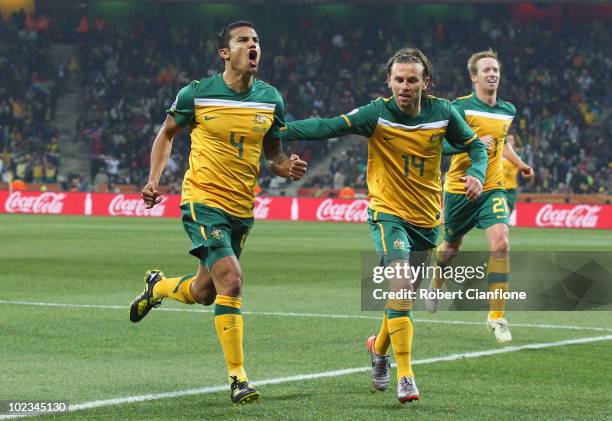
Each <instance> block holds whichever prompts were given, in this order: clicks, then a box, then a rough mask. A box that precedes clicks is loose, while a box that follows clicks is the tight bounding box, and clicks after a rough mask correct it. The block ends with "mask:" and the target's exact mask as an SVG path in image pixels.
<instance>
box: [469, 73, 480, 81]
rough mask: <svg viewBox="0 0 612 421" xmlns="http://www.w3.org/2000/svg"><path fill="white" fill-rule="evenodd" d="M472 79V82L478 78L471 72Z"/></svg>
mask: <svg viewBox="0 0 612 421" xmlns="http://www.w3.org/2000/svg"><path fill="white" fill-rule="evenodd" d="M470 80H471V81H472V83H476V81H477V80H478V78H477V77H476V75H475V74H474V73H470Z"/></svg>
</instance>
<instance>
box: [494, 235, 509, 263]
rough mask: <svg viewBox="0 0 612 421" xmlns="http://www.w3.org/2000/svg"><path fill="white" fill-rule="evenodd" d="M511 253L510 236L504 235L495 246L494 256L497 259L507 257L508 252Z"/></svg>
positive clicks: (496, 241) (497, 240)
mask: <svg viewBox="0 0 612 421" xmlns="http://www.w3.org/2000/svg"><path fill="white" fill-rule="evenodd" d="M509 251H510V242H509V241H508V236H507V235H503V236H500V237H499V238H497V239H496V240H495V242H494V245H493V250H492V252H493V255H494V256H496V257H502V258H503V257H506V256H507V255H508V252H509Z"/></svg>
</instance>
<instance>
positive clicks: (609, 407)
mask: <svg viewBox="0 0 612 421" xmlns="http://www.w3.org/2000/svg"><path fill="white" fill-rule="evenodd" d="M371 243H372V242H371V239H370V238H369V234H368V228H367V226H366V225H365V224H322V223H321V224H319V223H278V222H258V223H256V225H255V228H254V229H253V230H252V232H251V235H250V236H249V239H248V240H247V246H246V249H245V252H244V254H243V257H242V264H243V267H244V272H245V287H244V291H243V310H244V311H245V313H248V312H253V314H246V315H245V326H246V333H245V335H246V336H245V344H246V357H247V370H248V372H249V375H250V377H251V379H252V380H253V382H254V383H257V380H262V379H272V378H277V377H284V376H294V375H299V374H308V373H319V372H324V371H330V370H338V369H344V368H358V367H366V366H367V365H368V362H369V361H368V357H367V354H366V353H365V350H364V348H363V342H364V340H365V338H366V337H367V336H368V335H369V334H371V333H373V332H375V331H376V330H377V327H378V320H376V318H377V317H378V314H377V313H367V312H365V313H362V312H360V311H359V303H360V291H359V278H360V273H359V271H360V256H361V252H362V251H370V247H371ZM0 244H2V246H0V247H1V249H0V265H1V267H2V268H3V270H2V274H1V275H0V287H1V288H0V300H4V301H29V302H52V303H72V304H95V305H109V306H113V305H115V306H123V307H124V308H119V309H106V308H64V307H48V306H33V305H23V304H8V303H0V344H1V346H0V373H2V374H1V377H0V400H2V399H46V400H50V399H57V400H68V401H70V403H71V404H79V403H84V402H89V401H93V400H97V399H111V398H120V397H127V396H132V395H143V394H149V393H163V392H171V391H177V390H185V389H192V388H199V387H206V386H217V385H222V384H223V383H224V381H225V368H224V362H223V356H222V354H221V351H220V347H219V344H218V341H217V338H216V335H215V331H214V326H213V322H212V315H211V314H207V313H202V312H197V311H192V312H172V311H167V309H180V310H206V308H204V307H201V306H185V305H181V304H179V303H174V302H165V303H164V305H163V306H162V307H161V308H160V310H162V309H165V310H166V311H160V310H154V311H153V312H152V313H151V315H150V316H147V318H146V319H145V320H143V321H142V322H141V323H139V324H138V325H134V324H131V323H130V322H129V321H128V317H127V316H128V312H127V305H128V304H129V302H130V301H131V299H132V298H133V297H134V296H135V295H136V294H137V293H138V292H139V291H140V290H141V288H142V275H143V272H144V271H145V270H146V269H148V268H152V267H159V268H161V269H162V270H164V272H166V273H167V274H169V275H181V274H185V273H188V272H191V271H193V270H194V269H195V268H196V264H197V262H196V261H195V259H193V257H190V256H189V255H187V253H186V250H187V248H188V246H189V242H188V239H187V237H186V235H185V233H184V232H183V231H182V227H181V224H180V221H178V220H147V219H127V218H126V219H121V218H115V219H112V218H85V217H51V216H20V215H1V216H0ZM511 245H512V248H513V250H608V251H610V250H612V238H611V236H610V233H609V232H605V231H595V230H531V229H512V231H511ZM465 248H466V249H471V250H477V249H484V248H485V243H484V239H483V235H482V233H481V232H478V231H475V232H473V233H471V234H470V235H469V236H468V238H467V239H466V243H465ZM262 312H293V313H313V314H314V316H316V314H321V313H333V314H343V315H353V316H366V317H369V318H361V319H360V318H345V319H342V318H334V319H330V318H326V317H301V316H281V315H265V314H261V313H262ZM484 317H486V315H484V314H483V313H476V312H464V313H456V312H455V313H451V312H444V313H439V314H435V315H429V314H424V313H419V314H417V315H416V318H417V321H416V332H415V346H414V358H415V359H417V360H421V359H426V358H431V357H436V356H444V355H448V354H454V353H462V352H468V351H482V350H490V349H496V348H499V346H498V345H496V344H495V342H494V341H493V339H492V337H491V336H489V334H488V333H487V332H486V331H485V329H484V323H483V318H484ZM508 317H509V319H510V321H511V323H512V322H514V323H515V324H518V323H529V324H534V323H535V324H556V325H572V326H584V327H603V328H606V329H610V331H608V332H604V331H594V330H587V329H560V328H536V327H522V326H515V327H514V328H513V334H514V337H515V340H514V341H513V345H516V346H521V345H526V344H531V343H544V342H554V341H561V340H565V339H573V338H584V337H592V336H601V335H612V321H611V320H612V318H611V317H610V313H609V312H573V313H569V312H566V313H552V312H538V313H535V312H524V313H512V314H510V315H509V316H508ZM448 320H455V321H468V322H475V323H479V324H478V325H456V324H455V325H453V324H448V323H439V322H440V321H448ZM611 351H612V342H610V341H606V342H598V343H592V344H584V345H572V346H565V347H558V348H549V349H542V350H524V351H520V352H516V353H511V354H505V355H496V356H486V357H481V358H477V359H470V360H461V361H453V362H437V363H433V364H428V365H421V366H415V372H416V376H417V382H418V384H419V387H420V389H421V394H422V397H423V400H422V401H421V402H418V403H416V404H414V405H410V406H408V407H407V406H403V407H402V406H401V405H399V403H397V401H396V400H395V397H394V393H393V391H392V390H390V391H388V392H386V393H371V388H370V386H369V380H368V376H367V373H366V372H361V373H356V374H351V375H347V376H342V377H333V378H326V379H317V380H307V381H300V382H290V383H283V384H278V385H266V386H263V387H261V392H262V396H263V398H262V401H261V402H260V403H258V404H255V405H249V406H244V407H234V406H232V405H230V404H229V399H228V392H227V391H223V392H217V393H209V394H200V395H196V396H185V397H179V398H172V399H159V400H154V401H147V402H139V403H133V404H123V405H117V406H107V407H103V408H97V409H89V410H84V411H79V412H75V413H74V414H73V415H70V416H68V417H63V418H68V419H70V418H81V417H87V418H98V419H145V418H147V419H150V418H160V419H162V418H174V419H176V418H184V419H194V418H205V419H212V418H218V417H225V418H232V417H235V418H244V417H247V416H252V417H260V418H265V417H269V418H274V419H278V418H287V419H298V418H315V419H317V418H318V419H332V418H337V419H346V418H358V419H362V418H366V417H367V418H373V417H375V418H383V419H387V418H389V419H391V418H396V417H398V416H402V415H404V416H408V415H414V416H417V417H419V418H420V419H428V418H429V419H441V418H445V417H448V418H452V419H456V418H461V419H478V418H481V419H490V418H502V419H510V418H514V419H516V418H519V419H523V418H542V419H545V418H546V419H548V418H561V417H563V418H566V419H584V418H605V417H606V416H608V417H609V416H610V413H612V412H611V411H612V404H611V403H610V402H611V401H610V398H609V395H610V374H609V373H610V367H611V366H612V352H611ZM399 411H405V412H399Z"/></svg>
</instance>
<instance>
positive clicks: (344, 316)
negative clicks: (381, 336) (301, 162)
mask: <svg viewBox="0 0 612 421" xmlns="http://www.w3.org/2000/svg"><path fill="white" fill-rule="evenodd" d="M0 304H9V305H26V306H38V307H62V308H97V309H110V310H127V309H129V306H118V305H103V304H70V303H48V302H39V301H8V300H0ZM155 311H156V312H158V311H169V312H175V313H213V311H212V310H207V309H198V308H172V307H164V308H157V309H155ZM242 314H247V315H254V316H282V317H312V318H324V319H365V320H380V317H379V316H364V315H359V314H326V313H293V312H279V311H242ZM415 320H416V321H418V322H419V323H438V324H451V325H472V326H474V325H475V326H480V325H482V324H483V323H482V322H470V321H463V320H437V319H415ZM512 326H515V327H533V328H540V329H567V330H581V331H585V330H591V331H594V332H612V328H604V327H594V326H573V325H554V324H537V323H512Z"/></svg>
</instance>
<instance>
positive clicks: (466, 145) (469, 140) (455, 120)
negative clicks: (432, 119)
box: [446, 105, 489, 184]
mask: <svg viewBox="0 0 612 421" xmlns="http://www.w3.org/2000/svg"><path fill="white" fill-rule="evenodd" d="M446 140H447V141H448V143H449V144H450V146H452V147H454V148H455V149H458V150H464V151H467V153H468V154H469V156H470V160H471V165H470V167H469V168H468V169H467V172H466V174H467V175H470V176H473V177H476V178H477V179H479V180H480V182H481V183H483V184H484V179H485V174H486V172H487V162H488V160H489V157H488V155H487V150H486V148H485V146H484V143H482V141H481V140H480V139H479V138H478V136H476V133H474V131H473V130H472V129H471V127H470V126H468V124H467V123H466V122H465V120H464V119H463V118H462V117H461V115H460V113H459V111H457V110H456V109H455V105H451V106H450V114H449V118H448V128H447V130H446Z"/></svg>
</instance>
